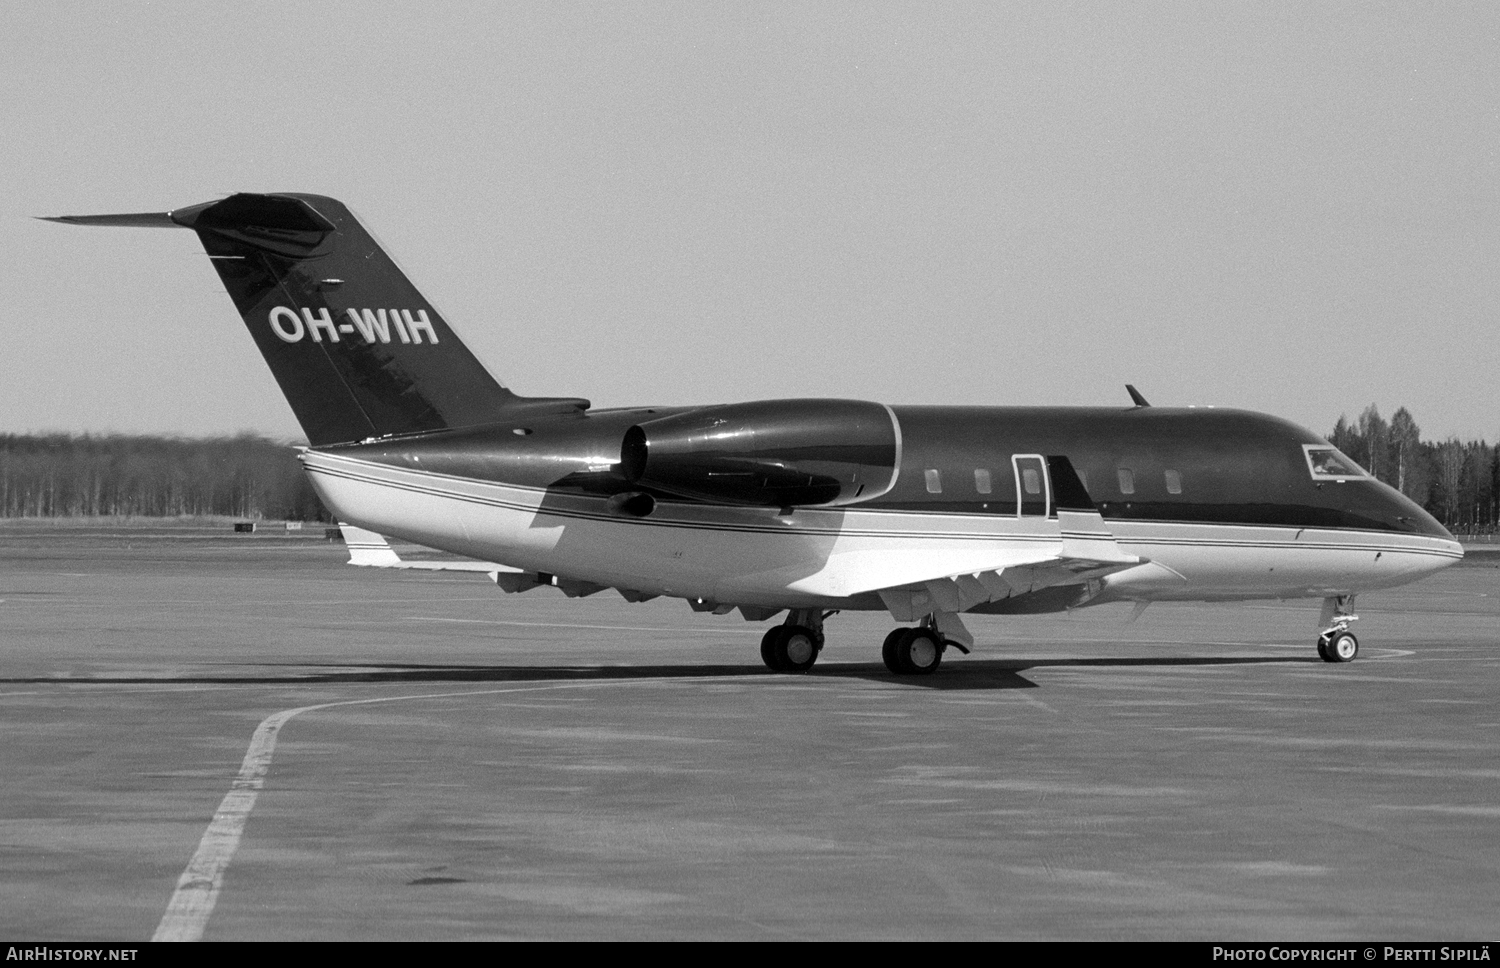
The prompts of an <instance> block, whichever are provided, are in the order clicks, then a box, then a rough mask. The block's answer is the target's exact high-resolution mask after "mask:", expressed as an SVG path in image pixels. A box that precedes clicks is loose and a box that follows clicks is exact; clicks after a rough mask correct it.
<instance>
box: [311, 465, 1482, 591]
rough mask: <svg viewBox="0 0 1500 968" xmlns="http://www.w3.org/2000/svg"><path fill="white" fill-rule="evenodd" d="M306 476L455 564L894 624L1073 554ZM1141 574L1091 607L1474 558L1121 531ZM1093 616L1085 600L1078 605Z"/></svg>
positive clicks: (985, 522)
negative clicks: (924, 588)
mask: <svg viewBox="0 0 1500 968" xmlns="http://www.w3.org/2000/svg"><path fill="white" fill-rule="evenodd" d="M302 460H303V463H304V465H305V467H306V469H307V471H308V473H309V475H310V477H311V479H312V482H313V484H314V486H315V487H316V488H317V491H318V493H319V495H320V496H321V497H322V498H323V501H324V502H325V503H326V504H327V506H328V507H329V509H330V510H332V511H333V512H334V513H335V514H336V515H337V516H338V517H339V519H340V520H343V521H347V522H349V523H352V524H356V525H358V526H360V527H362V528H368V529H370V530H372V531H377V532H380V533H382V534H387V535H392V536H395V537H398V538H401V539H404V540H407V541H412V542H416V543H419V544H422V545H426V546H429V547H433V548H438V549H442V550H444V551H448V552H452V553H455V554H461V555H465V556H468V557H472V558H478V559H481V560H486V561H493V562H497V563H501V564H505V565H509V566H512V567H515V568H519V569H522V570H524V571H532V572H541V573H547V574H552V575H557V576H562V577H566V578H569V579H574V580H577V581H583V582H589V583H594V584H597V585H601V586H606V587H614V588H620V589H627V590H631V591H635V592H640V593H644V594H649V595H666V596H673V597H680V598H685V599H690V600H699V601H703V602H709V603H723V604H726V605H730V604H732V605H751V606H762V607H772V608H788V607H813V606H823V607H829V608H880V607H881V604H880V600H879V599H878V598H873V597H872V596H870V595H868V594H867V593H868V592H869V591H870V590H872V589H877V588H882V587H891V586H897V585H901V584H903V583H904V582H907V581H917V580H920V579H922V578H927V577H931V576H933V575H934V574H935V572H934V569H939V570H940V571H941V572H942V573H944V574H947V575H957V574H960V573H980V572H986V571H992V570H997V569H1003V568H1004V567H1006V566H1007V564H1008V563H1011V562H1019V561H1025V560H1034V559H1035V558H1036V555H1037V553H1038V549H1041V548H1045V547H1048V546H1054V545H1056V544H1057V542H1058V541H1059V525H1058V521H1057V520H1056V519H1055V518H1047V517H1019V516H1002V515H979V514H961V513H952V512H946V511H945V512H941V513H938V512H924V511H913V510H879V509H864V508H860V507H857V506H856V507H850V508H839V509H816V508H809V509H802V508H799V509H796V510H795V511H791V512H790V513H787V512H783V511H779V510H778V509H775V508H752V507H732V506H722V505H711V504H704V503H693V502H681V503H676V502H671V501H662V502H660V503H659V504H658V505H657V507H656V509H655V511H654V512H653V513H652V514H651V515H650V516H649V517H645V518H638V517H631V516H629V515H623V514H620V513H617V512H612V511H611V510H610V508H609V507H608V505H607V502H606V500H605V499H604V498H602V497H595V496H589V495H582V494H566V493H559V492H556V491H551V490H547V489H543V488H536V487H523V486H517V485H512V484H502V483H496V482H493V481H485V480H476V479H469V478H462V477H455V476H450V475H443V474H434V473H429V472H425V471H421V470H416V469H411V468H399V467H393V466H390V465H388V464H383V463H378V462H374V461H368V460H362V459H359V458H357V457H353V456H347V455H340V454H334V453H328V452H319V451H309V452H307V453H305V454H304V455H303V458H302ZM1108 526H1109V528H1110V530H1111V531H1112V532H1113V534H1114V537H1115V539H1116V540H1117V541H1118V543H1119V546H1120V548H1122V549H1123V550H1124V551H1126V552H1128V553H1130V554H1133V555H1136V556H1139V557H1140V558H1141V559H1142V561H1143V563H1142V564H1140V565H1137V566H1134V567H1131V568H1127V569H1125V570H1121V571H1118V572H1116V573H1114V574H1111V575H1108V576H1107V577H1105V578H1103V579H1101V583H1100V584H1099V585H1098V586H1096V587H1095V588H1094V590H1093V592H1092V593H1091V594H1090V595H1089V596H1088V601H1090V602H1094V603H1097V602H1102V601H1115V600H1122V599H1129V600H1137V601H1153V600H1197V601H1222V600H1235V599H1257V598H1302V597H1316V598H1324V597H1328V596H1333V595H1347V594H1351V593H1357V592H1360V591H1366V590H1369V589H1375V588H1385V587H1390V586H1394V585H1401V584H1404V583H1407V582H1411V581H1415V580H1416V579H1418V578H1421V577H1423V576H1424V575H1427V574H1430V573H1432V572H1434V571H1437V570H1439V569H1441V568H1443V567H1446V566H1447V565H1449V564H1452V563H1453V562H1454V561H1455V560H1457V559H1459V558H1461V557H1462V554H1463V552H1462V550H1461V548H1460V547H1459V545H1458V543H1457V542H1456V541H1453V540H1451V539H1446V538H1442V537H1437V536H1431V535H1422V534H1399V533H1392V532H1385V531H1367V530H1353V529H1350V530H1344V529H1318V528H1296V527H1287V526H1261V525H1242V524H1214V523H1181V522H1155V521H1141V520H1117V519H1112V520H1110V521H1109V522H1108ZM1080 604H1081V602H1080Z"/></svg>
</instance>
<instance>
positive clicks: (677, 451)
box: [619, 400, 901, 507]
mask: <svg viewBox="0 0 1500 968" xmlns="http://www.w3.org/2000/svg"><path fill="white" fill-rule="evenodd" d="M900 462H901V427H900V424H898V423H897V421H896V415H895V414H894V413H892V412H891V409H890V408H889V407H887V406H885V405H884V404H879V403H869V402H866V401H863V400H764V401H757V402H754V403H731V404H724V405H722V406H716V407H702V408H700V409H697V410H690V411H688V412H686V413H677V414H672V415H671V416H668V417H661V418H659V419H657V420H648V421H646V422H645V423H640V424H636V425H635V426H634V427H631V428H630V429H629V430H627V431H626V432H625V439H624V441H623V443H622V444H621V447H620V464H619V470H620V472H621V473H623V474H624V475H625V478H626V479H627V480H629V481H630V482H631V483H632V484H635V485H638V486H641V487H649V488H652V489H654V490H658V491H664V492H666V493H668V494H676V495H678V496H681V497H689V498H695V499H697V500H704V501H715V502H719V503H725V504H746V505H755V506H763V507H799V506H801V507H813V506H838V505H844V504H854V503H856V502H859V501H868V500H871V499H873V498H877V497H879V496H880V495H882V494H885V493H887V492H888V491H890V489H891V488H892V487H893V486H894V485H895V483H896V469H897V467H898V466H899V465H900Z"/></svg>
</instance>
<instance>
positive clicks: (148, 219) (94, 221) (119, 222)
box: [32, 212, 182, 229]
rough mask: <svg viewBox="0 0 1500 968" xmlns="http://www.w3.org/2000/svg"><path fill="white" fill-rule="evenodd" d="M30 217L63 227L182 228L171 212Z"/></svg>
mask: <svg viewBox="0 0 1500 968" xmlns="http://www.w3.org/2000/svg"><path fill="white" fill-rule="evenodd" d="M32 217H33V218H36V219H39V220H41V221H43V222H61V223H63V224H64V225H109V226H116V227H121V228H147V229H175V228H181V227H182V226H180V225H178V223H176V222H174V221H172V213H171V212H132V213H129V214H125V215H35V216H32Z"/></svg>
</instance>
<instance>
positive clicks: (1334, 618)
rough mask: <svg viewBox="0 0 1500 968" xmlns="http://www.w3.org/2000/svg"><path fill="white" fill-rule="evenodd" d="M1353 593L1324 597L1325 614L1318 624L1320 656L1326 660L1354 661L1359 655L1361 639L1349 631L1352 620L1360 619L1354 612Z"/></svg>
mask: <svg viewBox="0 0 1500 968" xmlns="http://www.w3.org/2000/svg"><path fill="white" fill-rule="evenodd" d="M1353 608H1354V596H1353V595H1335V596H1331V597H1329V598H1325V599H1323V615H1322V617H1321V618H1320V619H1319V621H1318V624H1319V625H1320V626H1322V629H1323V630H1322V631H1321V632H1319V633H1318V658H1320V659H1322V660H1323V661H1324V662H1353V661H1354V658H1355V657H1356V656H1357V655H1359V639H1357V638H1355V637H1354V633H1353V632H1351V631H1349V624H1350V623H1351V622H1357V621H1359V616H1358V615H1355V614H1354V612H1353Z"/></svg>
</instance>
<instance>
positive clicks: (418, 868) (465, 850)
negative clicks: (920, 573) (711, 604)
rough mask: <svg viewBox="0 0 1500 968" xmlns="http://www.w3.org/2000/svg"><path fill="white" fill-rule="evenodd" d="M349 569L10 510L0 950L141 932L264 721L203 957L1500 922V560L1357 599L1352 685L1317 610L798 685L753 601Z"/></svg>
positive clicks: (1050, 633) (847, 649) (0, 678)
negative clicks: (223, 948) (367, 948)
mask: <svg viewBox="0 0 1500 968" xmlns="http://www.w3.org/2000/svg"><path fill="white" fill-rule="evenodd" d="M343 559H344V552H343V549H342V546H339V545H335V544H329V543H326V542H323V541H321V540H319V539H318V538H317V537H316V535H314V534H312V533H306V534H304V535H292V536H275V535H264V534H257V535H251V536H233V535H226V534H224V533H223V530H222V529H195V528H187V527H181V528H169V529H151V528H109V527H67V528H62V527H50V528H49V527H39V526H34V525H33V526H20V525H15V524H11V525H4V526H0V724H3V725H0V729H3V732H0V736H3V742H0V778H3V780H0V936H3V937H6V938H13V939H27V940H69V941H85V940H99V941H131V940H144V939H147V938H150V937H151V936H152V935H153V933H154V932H156V931H157V929H158V927H159V926H160V925H162V923H163V918H164V915H165V914H166V911H167V906H168V902H169V899H171V898H172V897H173V894H174V890H175V889H176V888H177V887H178V883H179V878H180V877H181V876H182V874H183V872H184V870H185V869H187V868H188V867H189V865H190V863H192V862H194V858H195V856H201V855H199V853H198V852H199V851H200V843H202V842H204V835H205V831H206V830H208V828H209V825H210V822H211V821H214V817H215V811H216V810H219V809H221V807H222V806H223V804H224V803H227V802H228V801H226V800H225V797H226V794H228V793H230V790H231V786H232V785H233V784H234V782H235V780H236V777H237V776H239V775H240V774H241V771H242V768H246V769H248V767H247V766H245V763H244V761H245V759H246V753H247V750H249V749H250V748H251V745H252V737H253V736H257V737H259V738H258V739H257V740H256V742H261V743H262V746H264V742H263V741H265V738H266V733H265V730H262V732H261V733H259V734H257V727H258V726H260V725H261V724H262V723H263V722H265V721H266V720H267V717H272V716H274V715H275V714H278V713H284V712H286V711H288V710H294V709H301V708H303V707H309V706H323V707H324V708H319V709H312V710H308V711H305V712H301V713H298V714H296V715H294V716H291V717H290V718H285V721H284V723H283V724H282V725H281V726H280V728H279V732H274V733H273V734H272V737H271V738H272V739H274V748H273V749H271V750H270V752H269V758H268V759H266V760H264V762H263V763H262V766H263V767H264V775H263V777H262V778H261V780H260V781H258V782H259V783H260V785H259V788H258V792H256V793H255V794H254V796H253V797H249V799H252V800H253V805H252V806H251V807H250V808H248V811H247V812H246V813H245V814H244V816H243V817H241V821H242V822H243V829H242V831H241V832H240V833H239V835H238V840H237V842H236V844H235V845H234V849H233V851H232V853H231V855H230V856H229V857H228V858H227V859H225V858H221V859H223V860H224V866H223V867H222V869H221V871H220V875H221V877H222V886H221V890H220V891H219V893H218V894H217V896H216V897H215V898H213V902H214V903H213V904H212V907H211V909H210V910H209V911H208V912H207V914H205V915H203V918H202V923H201V924H199V925H198V927H199V928H200V929H201V931H202V933H203V937H204V938H206V939H208V940H241V939H244V940H273V939H276V940H279V939H294V938H295V939H346V938H347V939H381V940H421V939H453V938H462V939H496V938H559V939H561V938H567V939H647V938H672V939H679V938H680V939H689V938H692V939H697V938H754V939H779V938H797V939H804V938H829V939H833V938H838V939H871V938H881V939H918V938H925V939H934V938H986V939H1038V938H1059V939H1200V940H1206V941H1230V940H1288V941H1290V940H1307V939H1325V940H1329V939H1349V940H1356V941H1374V940H1404V939H1424V940H1455V941H1457V940H1484V939H1492V938H1493V936H1494V934H1495V925H1496V924H1497V923H1500V711H1497V709H1496V696H1497V695H1500V648H1497V640H1500V570H1497V569H1496V568H1495V567H1494V566H1493V565H1491V564H1487V563H1486V562H1487V561H1500V557H1497V558H1486V557H1485V556H1479V555H1471V557H1470V559H1469V560H1468V561H1467V562H1466V563H1465V564H1463V565H1460V566H1458V567H1455V568H1451V569H1449V570H1448V571H1446V572H1443V573H1441V574H1439V575H1437V576H1435V577H1433V578H1431V579H1428V580H1427V581H1425V582H1422V583H1419V584H1417V585H1413V586H1409V587H1407V588H1404V589H1397V590H1395V591H1392V592H1386V593H1380V594H1370V595H1367V596H1363V597H1361V599H1360V601H1359V612H1360V613H1361V615H1362V616H1363V619H1362V621H1360V622H1359V623H1358V624H1357V625H1356V627H1355V631H1356V632H1357V633H1358V634H1359V637H1360V641H1361V647H1362V648H1361V656H1360V658H1359V659H1358V660H1357V661H1355V662H1354V663H1352V664H1349V665H1329V664H1326V663H1323V662H1321V661H1319V660H1318V658H1317V656H1316V654H1315V651H1314V648H1313V636H1314V626H1315V624H1316V619H1317V614H1318V606H1317V603H1316V602H1302V603H1285V604H1280V603H1257V604H1252V605H1157V606H1153V607H1152V608H1151V609H1149V610H1148V611H1147V612H1146V613H1145V615H1144V616H1143V617H1142V618H1141V619H1140V621H1138V622H1137V623H1135V624H1133V625H1128V624H1126V619H1127V618H1128V616H1129V613H1130V609H1129V608H1128V607H1127V606H1105V607H1101V608H1098V609H1094V610H1088V609H1085V610H1081V611H1079V612H1076V613H1074V614H1072V615H1071V616H1068V615H1057V616H1039V617H1025V618H997V617H996V618H986V617H980V618H975V619H974V620H972V621H971V623H970V627H971V628H972V629H974V631H975V632H976V635H977V637H978V640H979V647H978V648H977V649H976V652H975V654H974V655H972V656H969V657H963V656H960V655H957V654H956V653H952V652H950V653H949V656H948V658H947V659H945V661H944V665H943V667H942V668H941V669H940V670H939V671H938V673H937V674H935V675H933V676H931V677H927V678H912V679H905V678H896V677H894V676H892V675H890V674H889V673H887V672H886V670H885V668H884V666H883V665H882V664H881V662H880V658H879V644H880V640H881V638H882V637H883V636H884V634H885V632H886V631H887V630H888V628H889V627H891V625H892V623H891V622H890V620H889V619H888V617H883V616H879V615H873V614H849V615H839V616H836V617H835V618H833V619H831V620H830V622H829V643H828V647H827V648H826V649H825V651H824V654H823V657H822V659H821V660H820V662H819V664H818V666H817V667H816V668H815V669H814V670H813V672H812V673H810V674H808V675H802V676H784V675H775V674H772V673H770V672H767V671H766V670H765V669H764V668H763V667H762V666H761V665H760V660H759V656H758V652H757V646H758V642H759V637H760V634H761V631H762V629H763V626H762V625H759V624H748V623H745V622H743V621H741V620H740V619H739V618H738V616H726V617H714V616H705V615H699V614H695V613H693V612H691V611H689V610H688V608H687V607H686V605H685V604H683V603H681V602H669V601H660V600H658V601H654V602H650V603H646V604H643V605H629V604H627V603H625V602H623V601H622V600H620V599H619V598H618V597H617V596H615V595H614V594H613V593H603V594H600V595H597V596H594V597H591V598H588V599H583V600H568V599H565V598H563V597H562V595H561V594H560V593H559V592H557V591H556V590H554V589H538V590H534V591H531V592H527V593H524V594H521V595H505V594H503V593H501V592H500V591H498V590H497V589H496V588H495V587H494V586H493V585H491V584H489V583H488V582H487V581H485V580H484V579H483V578H482V576H474V575H465V574H454V573H449V574H433V573H414V572H380V571H374V570H371V569H358V568H351V567H347V566H345V565H343V564H342V563H341V562H342V561H343ZM268 728H269V727H268ZM261 751H262V752H266V750H265V749H262V750H261ZM246 789H248V787H246ZM244 799H246V798H241V800H239V801H236V802H240V803H243V801H244ZM215 822H216V823H223V822H224V820H223V819H222V818H221V820H220V821H215ZM210 840H212V838H210ZM200 900H201V898H200ZM199 908H201V905H199ZM195 910H196V909H195ZM198 913H199V914H201V913H202V912H201V910H198ZM194 916H195V917H196V916H197V915H196V914H195V915H194Z"/></svg>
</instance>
